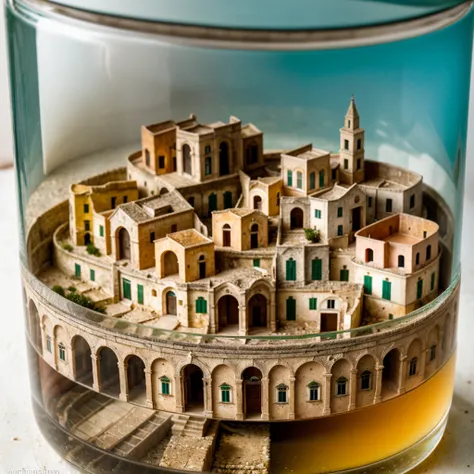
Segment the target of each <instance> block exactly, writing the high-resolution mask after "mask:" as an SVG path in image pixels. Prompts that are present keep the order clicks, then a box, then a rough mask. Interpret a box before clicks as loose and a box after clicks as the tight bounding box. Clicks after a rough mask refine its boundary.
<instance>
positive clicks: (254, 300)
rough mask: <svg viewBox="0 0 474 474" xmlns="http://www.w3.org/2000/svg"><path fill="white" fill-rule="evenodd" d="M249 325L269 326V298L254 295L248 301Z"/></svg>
mask: <svg viewBox="0 0 474 474" xmlns="http://www.w3.org/2000/svg"><path fill="white" fill-rule="evenodd" d="M248 311H249V327H261V328H266V327H267V298H265V296H263V295H261V294H257V295H253V296H252V297H251V298H250V299H249V302H248Z"/></svg>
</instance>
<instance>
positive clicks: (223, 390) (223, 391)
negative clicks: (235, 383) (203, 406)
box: [219, 382, 232, 403]
mask: <svg viewBox="0 0 474 474" xmlns="http://www.w3.org/2000/svg"><path fill="white" fill-rule="evenodd" d="M219 402H220V403H232V387H231V386H230V385H229V384H228V383H226V382H224V383H222V384H221V385H220V386H219Z"/></svg>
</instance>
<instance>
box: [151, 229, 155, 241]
mask: <svg viewBox="0 0 474 474" xmlns="http://www.w3.org/2000/svg"><path fill="white" fill-rule="evenodd" d="M154 241H155V233H154V232H150V243H153V242H154Z"/></svg>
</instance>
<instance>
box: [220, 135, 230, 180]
mask: <svg viewBox="0 0 474 474" xmlns="http://www.w3.org/2000/svg"><path fill="white" fill-rule="evenodd" d="M229 149H230V146H229V144H228V143H227V142H226V141H222V142H221V143H220V144H219V176H226V175H228V174H229V173H230V150H229Z"/></svg>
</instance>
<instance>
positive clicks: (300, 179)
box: [296, 171, 303, 189]
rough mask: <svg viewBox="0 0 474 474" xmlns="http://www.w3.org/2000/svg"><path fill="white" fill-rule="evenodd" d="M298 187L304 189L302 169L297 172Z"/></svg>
mask: <svg viewBox="0 0 474 474" xmlns="http://www.w3.org/2000/svg"><path fill="white" fill-rule="evenodd" d="M296 187H297V188H298V189H303V173H302V172H301V171H298V172H297V173H296Z"/></svg>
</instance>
